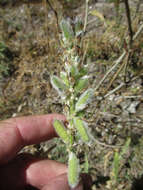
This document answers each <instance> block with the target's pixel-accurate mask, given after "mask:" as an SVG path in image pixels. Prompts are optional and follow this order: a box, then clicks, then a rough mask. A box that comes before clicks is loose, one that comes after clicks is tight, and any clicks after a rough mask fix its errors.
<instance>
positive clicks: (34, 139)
mask: <svg viewBox="0 0 143 190" xmlns="http://www.w3.org/2000/svg"><path fill="white" fill-rule="evenodd" d="M54 119H59V120H64V121H65V117H64V116H63V115H60V114H49V115H41V116H29V117H21V118H12V119H8V120H6V121H2V122H0V150H1V151H0V164H2V163H6V162H7V161H8V160H10V159H12V158H13V157H14V156H15V155H16V153H17V152H18V151H19V150H20V149H21V148H22V147H24V146H25V145H30V144H35V143H39V142H41V141H45V140H48V139H50V138H52V137H54V136H55V135H56V134H55V131H54V128H53V120H54Z"/></svg>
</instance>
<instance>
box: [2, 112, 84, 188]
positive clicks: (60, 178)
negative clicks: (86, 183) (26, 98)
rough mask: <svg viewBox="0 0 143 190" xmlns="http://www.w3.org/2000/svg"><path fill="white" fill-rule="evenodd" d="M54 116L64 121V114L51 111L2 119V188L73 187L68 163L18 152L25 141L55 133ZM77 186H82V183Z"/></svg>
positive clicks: (34, 140)
mask: <svg viewBox="0 0 143 190" xmlns="http://www.w3.org/2000/svg"><path fill="white" fill-rule="evenodd" d="M54 119H59V120H63V121H65V117H64V116H63V115H60V114H49V115H42V116H28V117H21V118H12V119H8V120H5V121H1V122H0V189H1V190H29V189H32V190H33V189H40V190H70V188H69V186H68V181H67V166H66V165H64V164H61V163H58V162H56V161H52V160H42V159H38V158H35V157H33V156H31V155H29V154H17V153H18V152H19V151H20V150H21V149H22V148H23V147H24V146H26V145H31V144H36V143H40V142H42V141H45V140H49V139H51V138H53V137H55V136H56V133H55V131H54V128H53V126H52V123H53V120H54ZM76 190H82V185H78V187H77V188H76Z"/></svg>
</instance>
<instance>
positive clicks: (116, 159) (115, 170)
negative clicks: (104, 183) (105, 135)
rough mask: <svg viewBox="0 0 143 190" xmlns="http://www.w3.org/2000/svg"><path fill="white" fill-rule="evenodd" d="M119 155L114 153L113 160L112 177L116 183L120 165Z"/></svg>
mask: <svg viewBox="0 0 143 190" xmlns="http://www.w3.org/2000/svg"><path fill="white" fill-rule="evenodd" d="M119 162H120V159H119V153H118V152H115V155H114V160H113V175H114V178H115V180H116V181H118V174H119V165H120V163H119Z"/></svg>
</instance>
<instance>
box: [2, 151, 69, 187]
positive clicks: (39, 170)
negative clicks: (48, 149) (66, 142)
mask: <svg viewBox="0 0 143 190" xmlns="http://www.w3.org/2000/svg"><path fill="white" fill-rule="evenodd" d="M0 171H1V172H0V187H1V188H2V189H5V190H8V189H15V190H17V189H22V187H25V186H27V185H31V186H33V187H36V188H38V189H41V188H43V187H44V186H45V185H46V184H47V183H48V182H49V181H51V180H52V179H54V178H55V177H57V176H58V175H61V174H63V173H66V172H67V167H66V165H64V164H62V163H58V162H56V161H51V160H41V159H37V158H35V157H33V156H32V155H29V154H20V155H17V156H16V157H15V158H14V159H13V160H12V161H10V162H8V163H7V164H5V165H3V166H1V167H0ZM5 179H6V181H5Z"/></svg>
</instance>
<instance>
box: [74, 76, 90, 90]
mask: <svg viewBox="0 0 143 190" xmlns="http://www.w3.org/2000/svg"><path fill="white" fill-rule="evenodd" d="M88 79H89V77H88V76H84V77H82V78H81V79H80V80H79V81H78V82H77V84H76V86H75V92H76V93H78V92H81V91H82V90H83V89H85V88H86V87H87V85H88Z"/></svg>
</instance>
